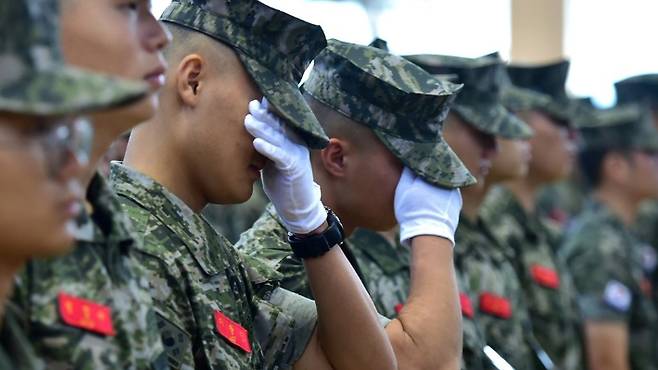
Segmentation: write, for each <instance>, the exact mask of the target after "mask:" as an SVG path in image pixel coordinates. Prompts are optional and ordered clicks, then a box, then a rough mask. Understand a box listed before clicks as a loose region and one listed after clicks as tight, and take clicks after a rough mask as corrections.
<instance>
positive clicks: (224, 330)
mask: <svg viewBox="0 0 658 370" xmlns="http://www.w3.org/2000/svg"><path fill="white" fill-rule="evenodd" d="M215 326H216V327H217V332H218V333H219V335H221V336H222V337H224V338H225V339H226V340H228V341H229V342H230V343H231V344H233V345H235V346H237V347H238V348H240V349H241V350H243V351H245V352H247V353H251V342H249V332H248V331H247V329H245V328H243V327H242V325H240V324H238V323H237V322H235V321H233V320H231V319H229V318H228V317H227V316H226V315H224V314H223V313H222V312H221V311H218V310H215Z"/></svg>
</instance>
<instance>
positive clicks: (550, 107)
mask: <svg viewBox="0 0 658 370" xmlns="http://www.w3.org/2000/svg"><path fill="white" fill-rule="evenodd" d="M538 110H539V111H542V112H544V113H546V114H547V115H549V116H550V117H551V118H553V119H555V120H557V122H558V123H560V124H563V125H565V126H568V127H570V128H575V125H574V122H573V111H574V107H573V105H572V104H571V103H570V102H569V101H558V100H555V99H551V101H550V102H548V104H546V105H545V106H544V107H541V108H539V109H538Z"/></svg>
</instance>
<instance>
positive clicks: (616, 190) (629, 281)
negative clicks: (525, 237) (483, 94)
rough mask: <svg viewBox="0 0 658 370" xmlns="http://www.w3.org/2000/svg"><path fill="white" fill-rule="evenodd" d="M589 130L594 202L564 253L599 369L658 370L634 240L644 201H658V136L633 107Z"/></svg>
mask: <svg viewBox="0 0 658 370" xmlns="http://www.w3.org/2000/svg"><path fill="white" fill-rule="evenodd" d="M596 117H597V118H596V119H595V120H594V122H595V124H594V125H591V126H589V127H583V128H582V129H581V135H582V139H583V143H584V146H583V150H582V152H581V154H580V163H581V166H582V167H583V173H584V175H585V177H586V179H587V180H588V185H590V186H591V188H592V190H593V196H592V197H591V199H590V201H589V202H588V204H587V206H586V208H585V209H584V211H583V213H582V214H580V215H579V216H578V218H577V219H576V220H575V222H574V227H573V229H572V230H571V231H570V233H569V234H568V235H567V237H566V241H565V244H564V246H563V247H562V249H561V254H562V257H564V260H565V261H566V262H567V264H568V266H569V269H570V270H571V272H572V274H573V277H574V281H575V283H576V287H577V289H578V303H579V306H580V309H581V312H582V314H583V316H584V320H585V341H586V344H587V350H588V351H587V352H588V363H589V366H590V367H591V368H593V369H608V368H610V369H613V368H614V369H634V370H635V369H656V368H657V366H658V365H657V364H658V357H657V356H658V351H657V348H658V347H657V343H658V340H657V337H656V334H657V329H656V325H657V319H658V314H657V311H656V308H655V306H654V305H653V302H652V300H651V288H650V284H649V283H648V282H647V278H646V276H645V275H644V271H643V261H642V250H641V245H640V244H639V243H638V241H637V240H636V239H635V238H634V237H633V235H631V229H630V227H631V225H632V224H633V221H634V219H635V217H636V214H637V210H638V208H639V205H640V203H641V202H642V201H643V200H646V199H651V198H653V199H656V197H658V164H657V163H658V131H656V129H655V127H654V126H653V123H652V120H651V118H650V113H649V112H648V111H647V110H645V109H643V107H640V106H633V105H626V106H619V107H616V108H611V109H609V110H605V111H601V112H598V113H597V114H596Z"/></svg>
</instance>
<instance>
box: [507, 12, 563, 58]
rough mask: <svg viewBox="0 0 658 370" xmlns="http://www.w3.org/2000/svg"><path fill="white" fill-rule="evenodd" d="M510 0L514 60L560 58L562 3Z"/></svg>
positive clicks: (561, 52) (561, 49)
mask: <svg viewBox="0 0 658 370" xmlns="http://www.w3.org/2000/svg"><path fill="white" fill-rule="evenodd" d="M565 1H568V0H512V50H511V54H510V59H511V61H512V62H514V63H530V64H535V63H544V62H551V61H555V60H558V59H562V58H564V56H565V55H564V2H565Z"/></svg>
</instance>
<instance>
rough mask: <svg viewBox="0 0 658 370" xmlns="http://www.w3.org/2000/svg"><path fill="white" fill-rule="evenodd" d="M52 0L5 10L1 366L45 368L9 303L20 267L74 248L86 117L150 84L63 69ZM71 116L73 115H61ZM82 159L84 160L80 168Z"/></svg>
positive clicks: (0, 28)
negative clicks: (81, 117)
mask: <svg viewBox="0 0 658 370" xmlns="http://www.w3.org/2000/svg"><path fill="white" fill-rule="evenodd" d="M57 18H58V7H57V2H56V1H51V0H29V1H28V0H18V1H10V2H5V3H3V5H2V7H1V10H0V132H1V133H0V136H1V137H0V141H2V150H1V153H0V163H1V165H0V167H2V170H3V177H2V179H3V181H2V182H1V184H0V188H1V189H0V194H2V195H3V199H2V213H3V214H5V215H7V216H11V217H10V218H7V217H4V218H2V220H0V228H1V229H2V245H3V247H2V250H0V261H1V264H2V266H0V270H2V271H3V276H2V279H3V281H2V282H0V287H2V288H0V302H1V303H0V318H1V320H0V327H1V330H0V368H2V369H18V370H23V369H29V370H33V369H42V368H44V363H43V362H42V361H41V359H38V358H37V354H36V352H35V351H34V350H33V347H32V343H30V341H29V339H28V338H27V335H28V330H27V329H28V328H29V323H27V322H26V321H27V320H26V314H27V312H24V311H21V310H20V309H19V308H18V307H17V306H16V305H15V304H14V303H12V302H6V300H7V295H8V294H10V291H11V287H12V284H13V281H12V278H13V276H12V275H13V273H14V272H16V271H18V270H20V269H21V268H22V267H23V266H22V265H23V264H24V263H25V262H26V261H27V260H28V259H29V258H33V257H46V256H53V255H58V254H62V253H66V252H68V251H69V250H70V248H71V246H72V244H73V235H72V233H71V231H70V227H69V226H70V224H71V223H73V222H74V219H75V215H76V213H77V212H76V210H79V209H80V208H79V206H78V205H79V202H80V201H81V198H82V194H81V192H79V191H76V189H80V188H81V186H80V184H79V182H78V180H77V177H78V176H79V175H80V173H81V172H82V171H81V170H82V166H84V165H86V164H87V162H88V158H89V155H90V150H91V143H92V142H91V140H92V132H93V130H92V128H91V127H90V126H89V123H88V122H87V121H80V120H78V119H77V117H78V115H80V114H83V113H92V112H93V111H97V110H105V109H108V108H113V107H118V106H120V105H124V104H125V103H127V102H131V101H133V100H135V99H137V98H140V97H142V96H143V95H144V94H145V92H146V88H145V86H142V85H140V84H136V83H132V82H127V81H119V80H116V79H113V78H109V77H107V76H104V75H100V74H98V75H97V74H93V73H91V72H86V71H83V70H81V69H76V68H73V67H69V66H65V65H64V62H63V60H62V56H61V51H60V48H59V42H58V40H57V34H58V24H57ZM63 117H69V118H63ZM81 165H82V166H81Z"/></svg>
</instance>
